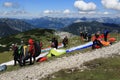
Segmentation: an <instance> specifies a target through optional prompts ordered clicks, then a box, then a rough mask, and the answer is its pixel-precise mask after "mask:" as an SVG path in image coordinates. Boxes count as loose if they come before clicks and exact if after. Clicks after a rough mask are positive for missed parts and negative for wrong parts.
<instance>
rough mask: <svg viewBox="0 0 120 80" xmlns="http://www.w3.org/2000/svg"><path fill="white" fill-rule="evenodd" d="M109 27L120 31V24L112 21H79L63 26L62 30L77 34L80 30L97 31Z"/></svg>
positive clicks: (110, 29) (111, 29)
mask: <svg viewBox="0 0 120 80" xmlns="http://www.w3.org/2000/svg"><path fill="white" fill-rule="evenodd" d="M105 29H108V30H109V31H110V32H120V25H117V24H112V23H100V22H96V21H93V22H78V23H73V24H71V25H70V26H68V27H65V28H62V29H61V30H63V31H67V32H70V33H73V34H76V35H79V34H80V32H81V31H82V32H88V33H96V32H98V31H100V32H103V31H104V30H105Z"/></svg>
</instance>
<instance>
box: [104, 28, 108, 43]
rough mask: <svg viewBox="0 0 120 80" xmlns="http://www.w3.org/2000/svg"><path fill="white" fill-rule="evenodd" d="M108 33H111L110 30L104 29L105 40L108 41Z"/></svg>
mask: <svg viewBox="0 0 120 80" xmlns="http://www.w3.org/2000/svg"><path fill="white" fill-rule="evenodd" d="M108 34H109V31H108V30H105V31H104V41H107V37H108Z"/></svg>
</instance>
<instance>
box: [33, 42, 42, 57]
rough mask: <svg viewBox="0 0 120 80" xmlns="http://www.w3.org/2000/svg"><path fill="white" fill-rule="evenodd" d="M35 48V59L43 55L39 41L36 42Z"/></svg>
mask: <svg viewBox="0 0 120 80" xmlns="http://www.w3.org/2000/svg"><path fill="white" fill-rule="evenodd" d="M34 47H35V55H34V57H37V56H39V55H40V53H41V47H40V43H39V42H38V41H35V43H34Z"/></svg>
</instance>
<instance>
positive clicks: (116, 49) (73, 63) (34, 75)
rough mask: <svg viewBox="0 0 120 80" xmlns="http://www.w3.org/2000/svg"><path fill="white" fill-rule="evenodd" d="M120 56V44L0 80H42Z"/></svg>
mask: <svg viewBox="0 0 120 80" xmlns="http://www.w3.org/2000/svg"><path fill="white" fill-rule="evenodd" d="M114 54H115V55H116V54H120V42H118V43H116V44H114V45H111V46H109V47H105V48H102V49H97V50H94V51H92V52H87V53H84V54H75V55H73V56H69V57H62V58H56V59H54V60H50V61H48V62H43V63H40V64H39V65H34V66H30V67H26V68H22V69H20V70H17V71H12V72H6V73H3V74H1V75H0V80H40V79H41V78H43V77H45V76H47V75H49V74H51V73H54V72H57V71H59V70H61V69H67V68H74V67H79V68H80V67H81V65H82V64H83V63H84V62H87V61H90V60H94V59H96V58H101V57H109V56H112V55H114Z"/></svg>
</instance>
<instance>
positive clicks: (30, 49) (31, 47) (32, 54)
mask: <svg viewBox="0 0 120 80" xmlns="http://www.w3.org/2000/svg"><path fill="white" fill-rule="evenodd" d="M28 43H29V45H30V46H29V53H30V65H31V64H33V63H34V62H33V63H32V57H33V56H34V54H35V46H34V40H33V39H29V41H28ZM33 58H34V61H35V57H33Z"/></svg>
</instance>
